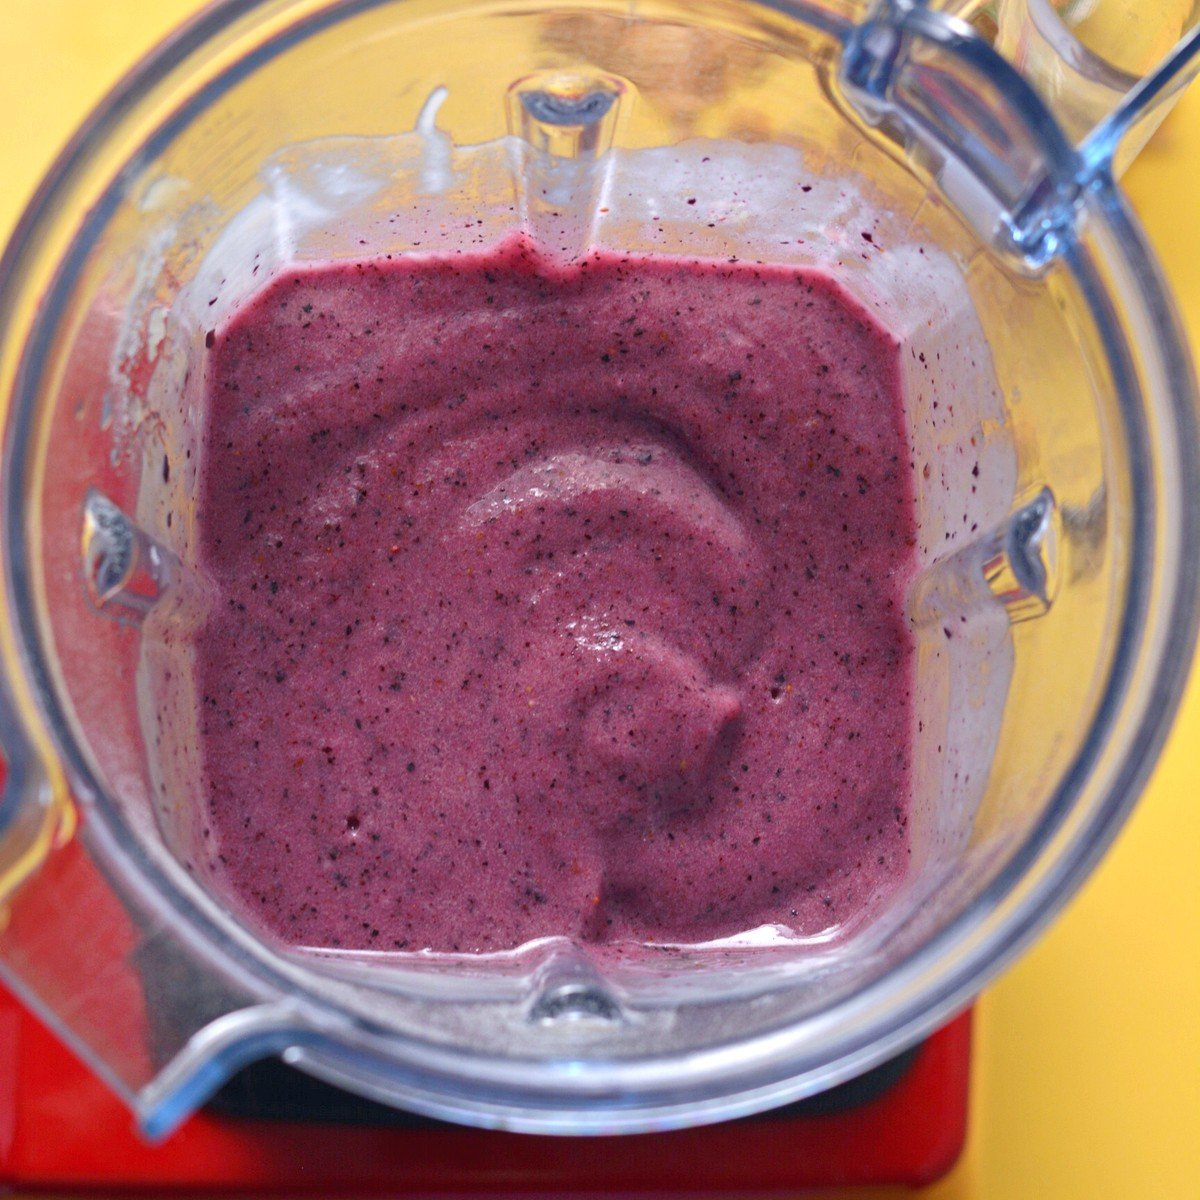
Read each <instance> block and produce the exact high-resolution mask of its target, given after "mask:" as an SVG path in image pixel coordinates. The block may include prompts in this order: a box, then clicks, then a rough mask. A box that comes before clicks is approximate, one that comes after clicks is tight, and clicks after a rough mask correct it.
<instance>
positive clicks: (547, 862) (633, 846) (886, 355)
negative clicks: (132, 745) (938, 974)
mask: <svg viewBox="0 0 1200 1200" xmlns="http://www.w3.org/2000/svg"><path fill="white" fill-rule="evenodd" d="M206 345H207V349H206V358H207V375H206V379H207V383H206V386H207V389H208V390H207V402H208V411H207V418H206V419H207V432H206V443H205V448H204V450H205V454H204V463H205V466H204V468H203V477H202V487H201V495H200V501H199V514H198V525H197V528H198V530H199V531H200V536H201V551H200V554H201V565H202V566H203V568H204V569H205V570H206V572H207V573H208V574H209V575H210V576H211V577H212V579H213V581H214V583H215V586H216V595H217V601H216V603H215V605H214V609H213V611H212V613H211V616H210V618H209V619H208V622H207V624H206V625H205V626H204V628H203V629H202V630H201V631H200V633H199V634H198V635H197V639H196V643H195V647H194V650H195V655H196V660H197V673H198V679H199V686H200V692H201V716H200V749H201V752H202V758H203V763H204V775H205V780H204V781H205V787H206V793H207V796H206V800H207V805H208V809H207V820H206V828H205V831H204V833H205V842H204V845H205V848H206V850H208V851H209V853H210V857H211V861H210V863H209V864H208V865H209V866H210V868H211V869H212V870H213V871H215V872H216V873H217V874H218V875H219V876H220V877H222V878H223V879H224V881H225V884H226V887H227V888H228V889H230V890H231V891H233V892H234V893H235V894H236V895H238V896H239V897H240V898H241V900H242V902H243V904H244V905H245V906H247V907H248V908H249V909H250V910H251V911H253V912H254V913H256V914H257V915H258V918H259V920H260V921H261V922H263V923H265V925H266V926H268V927H269V928H270V929H272V930H273V931H275V932H276V933H278V934H279V935H280V936H281V937H283V938H285V939H286V940H287V941H289V942H291V943H295V944H301V945H312V946H324V947H343V948H355V949H372V950H387V951H395V950H418V949H423V948H432V949H434V950H440V951H496V950H503V949H507V948H511V947H515V946H517V945H520V944H521V943H524V942H527V941H529V940H531V939H533V938H537V937H542V936H546V935H555V934H558V935H567V936H571V937H575V938H578V939H582V940H587V941H592V942H605V943H608V942H617V941H624V940H637V941H651V942H699V941H704V940H709V939H713V938H717V937H722V936H726V935H731V934H734V933H738V932H741V931H744V930H747V929H750V928H752V927H756V926H760V925H763V924H768V923H770V924H776V925H779V926H783V927H786V928H787V929H789V930H792V931H794V932H795V933H797V934H799V935H816V934H819V933H821V932H823V931H826V930H832V929H835V928H837V927H839V926H842V925H845V924H847V923H851V922H853V920H854V919H855V917H856V916H857V915H858V914H860V913H861V912H863V911H864V910H865V909H867V908H868V907H869V906H871V905H872V903H873V902H875V901H877V900H879V899H882V898H883V897H886V896H887V894H888V893H889V892H891V891H892V890H893V889H894V888H895V887H896V885H897V883H898V882H899V880H900V879H901V878H902V877H903V875H904V873H905V871H906V868H907V862H908V838H907V828H906V827H907V819H908V797H909V792H910V771H911V762H910V759H911V742H912V730H911V725H912V720H913V715H912V700H911V695H912V681H913V646H912V638H911V634H910V632H909V629H908V626H907V623H906V620H905V615H904V602H903V601H904V595H905V590H906V586H907V584H908V582H909V580H910V579H911V576H912V572H913V570H914V565H915V545H916V536H915V533H916V530H915V512H914V500H913V482H912V466H911V463H910V461H909V459H910V455H909V451H908V443H907V439H906V432H905V415H904V409H903V403H902V396H901V386H900V372H899V348H898V344H897V342H896V340H895V339H894V338H893V337H892V336H891V335H890V334H889V333H888V332H887V331H886V330H885V329H884V328H882V327H881V326H880V325H879V324H878V323H877V322H876V321H875V320H874V319H873V318H872V317H871V316H870V315H869V314H868V312H867V311H866V310H865V309H864V308H863V307H862V306H861V305H860V304H859V303H858V302H856V301H855V300H853V299H852V298H851V297H849V296H848V295H847V294H846V293H845V292H844V291H843V290H842V289H841V288H840V287H839V286H838V285H837V284H836V283H835V282H834V281H833V280H832V279H830V278H829V277H828V276H826V275H824V274H821V273H818V272H815V271H810V270H805V269H797V268H785V267H778V266H762V265H754V264H750V263H746V262H736V261H731V262H713V261H697V260H688V259H673V258H668V257H653V256H620V255H617V254H615V253H610V252H607V251H605V252H595V253H592V254H591V255H590V256H588V257H587V258H586V259H583V260H580V261H577V262H575V263H573V264H571V265H569V266H563V265H561V264H556V263H553V262H551V261H549V260H547V259H546V258H544V257H542V256H541V255H540V254H539V253H538V252H537V251H536V249H535V248H534V247H533V246H532V245H531V244H530V243H529V242H528V241H527V240H525V239H523V238H521V237H513V238H512V239H510V240H508V241H506V242H504V243H502V244H501V245H498V246H496V247H494V248H492V249H490V250H480V251H478V252H472V253H462V254H458V255H454V256H450V255H445V256H436V255H429V256H423V257H419V256H412V257H408V256H406V257H404V258H396V259H394V260H372V261H364V262H357V263H338V264H330V265H323V266H306V267H304V268H302V269H295V270H293V271H291V272H290V273H285V274H283V275H281V276H278V277H276V278H275V279H274V280H272V281H271V282H270V283H269V284H268V285H266V286H265V287H264V289H263V290H262V291H260V292H259V293H258V294H257V295H256V296H255V297H254V298H253V299H252V300H250V302H248V303H247V304H245V305H244V306H243V307H242V308H241V309H240V310H238V311H237V312H235V313H234V315H233V316H232V317H231V318H230V319H229V320H228V321H226V322H225V323H223V324H222V325H221V326H220V327H218V328H216V329H214V330H212V331H211V332H210V333H209V334H208V336H207V339H206Z"/></svg>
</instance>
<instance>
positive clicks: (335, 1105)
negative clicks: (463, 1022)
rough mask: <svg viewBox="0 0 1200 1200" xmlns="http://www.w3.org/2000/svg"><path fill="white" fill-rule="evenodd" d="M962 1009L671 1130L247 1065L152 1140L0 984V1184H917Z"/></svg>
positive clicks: (936, 1164)
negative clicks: (715, 1120) (860, 1069)
mask: <svg viewBox="0 0 1200 1200" xmlns="http://www.w3.org/2000/svg"><path fill="white" fill-rule="evenodd" d="M969 1060H970V1014H965V1015H963V1016H961V1017H958V1018H957V1019H956V1020H954V1021H952V1022H951V1023H950V1024H949V1025H947V1026H945V1027H944V1028H943V1029H941V1030H939V1031H938V1032H937V1033H935V1034H934V1035H933V1036H931V1037H930V1038H929V1039H928V1040H926V1041H925V1042H924V1043H922V1044H921V1045H920V1046H918V1047H917V1048H915V1049H914V1050H910V1051H909V1052H908V1053H907V1054H904V1055H902V1056H900V1057H899V1058H897V1059H894V1060H892V1061H891V1062H889V1063H885V1064H884V1065H883V1066H881V1067H878V1068H876V1069H875V1070H874V1071H872V1072H870V1073H869V1074H867V1075H865V1076H862V1077H860V1078H859V1079H856V1080H853V1081H851V1082H850V1083H847V1084H843V1085H842V1086H840V1087H837V1088H834V1089H833V1090H831V1091H829V1092H826V1093H824V1094H823V1095H821V1096H816V1097H813V1098H811V1099H809V1100H805V1101H802V1102H800V1103H798V1104H793V1105H791V1106H789V1107H786V1108H783V1109H778V1110H776V1111H774V1112H770V1113H764V1114H762V1115H760V1116H755V1117H749V1118H745V1119H743V1120H739V1121H730V1122H726V1123H725V1124H722V1125H710V1126H705V1127H702V1128H697V1129H688V1130H681V1131H678V1132H673V1133H656V1134H644V1135H640V1136H623V1137H620V1138H616V1137H596V1138H561V1137H532V1136H528V1135H523V1134H512V1133H494V1132H489V1131H483V1130H475V1129H466V1128H461V1127H458V1126H454V1125H448V1124H443V1123H441V1122H437V1121H432V1120H428V1119H426V1118H421V1117H415V1116H411V1115H408V1114H405V1113H398V1112H395V1111H393V1110H391V1109H387V1108H385V1107H383V1106H381V1105H377V1104H374V1103H373V1102H370V1101H365V1100H359V1099H358V1098H357V1097H353V1096H350V1095H348V1094H346V1093H344V1092H341V1091H339V1090H338V1089H336V1088H332V1087H330V1086H329V1085H327V1084H323V1083H319V1082H317V1081H316V1080H313V1079H311V1078H310V1077H308V1076H306V1075H303V1074H301V1073H300V1072H298V1071H295V1070H293V1069H292V1068H290V1067H287V1066H284V1065H283V1064H282V1063H280V1062H275V1061H271V1062H265V1063H260V1064H257V1065H255V1066H253V1067H250V1068H248V1069H247V1070H246V1071H243V1072H242V1074H241V1075H239V1076H237V1077H235V1078H234V1079H233V1080H232V1081H231V1082H230V1084H228V1085H227V1086H226V1087H225V1088H224V1089H223V1090H222V1092H221V1093H220V1094H219V1095H218V1096H217V1097H216V1098H215V1100H214V1102H213V1103H212V1104H210V1105H209V1107H208V1108H206V1109H205V1110H204V1111H202V1112H200V1113H198V1114H196V1115H195V1116H194V1117H192V1118H191V1119H190V1120H189V1121H188V1122H187V1123H186V1124H185V1125H184V1126H183V1127H182V1128H181V1129H180V1130H179V1131H178V1132H177V1133H175V1134H174V1135H173V1136H172V1137H170V1138H169V1139H168V1140H167V1141H165V1142H164V1143H162V1144H160V1145H156V1146H150V1145H147V1144H146V1143H145V1142H144V1141H142V1140H141V1138H140V1137H139V1136H138V1134H137V1132H136V1130H135V1129H134V1125H133V1120H132V1118H131V1116H130V1113H129V1110H128V1109H127V1108H125V1107H124V1105H123V1104H122V1103H121V1102H120V1101H119V1100H118V1099H117V1098H116V1097H115V1096H114V1095H113V1094H112V1093H111V1092H110V1091H109V1090H108V1089H107V1087H106V1086H105V1085H104V1084H103V1083H101V1082H100V1080H99V1079H98V1078H96V1077H95V1076H94V1075H93V1074H92V1073H91V1071H90V1070H89V1069H88V1068H87V1067H86V1066H85V1065H84V1064H83V1063H82V1062H80V1061H79V1060H78V1059H77V1058H76V1057H75V1056H74V1055H73V1054H72V1053H71V1051H69V1050H68V1049H67V1048H66V1047H65V1046H64V1045H63V1044H62V1043H61V1042H60V1041H59V1040H58V1039H57V1038H56V1037H55V1036H54V1035H53V1034H52V1033H51V1032H50V1031H49V1030H48V1029H47V1028H46V1027H45V1026H44V1025H43V1024H42V1023H41V1022H40V1021H39V1020H37V1019H36V1018H35V1017H33V1016H32V1015H31V1014H30V1013H29V1012H27V1011H26V1010H25V1009H24V1008H22V1007H21V1005H20V1004H19V1003H18V1002H17V1001H16V1000H15V999H13V998H12V997H11V996H10V995H9V994H8V993H7V992H5V991H2V990H0V1187H3V1188H4V1189H6V1190H9V1189H11V1190H13V1191H16V1192H18V1193H19V1192H37V1193H45V1192H54V1193H58V1194H62V1193H71V1194H77V1195H105V1196H111V1195H114V1194H121V1193H138V1192H141V1193H146V1192H159V1193H161V1192H167V1191H171V1192H177V1191H185V1192H186V1191H196V1192H204V1193H208V1194H211V1193H212V1192H214V1191H219V1192H225V1193H232V1194H239V1193H240V1194H245V1195H256V1196H261V1195H264V1194H273V1193H274V1194H289V1195H297V1194H305V1193H308V1194H314V1193H320V1194H323V1195H330V1194H336V1195H369V1194H376V1195H377V1194H380V1193H383V1192H386V1193H388V1194H390V1195H393V1196H408V1195H412V1196H416V1195H421V1196H449V1195H454V1196H459V1197H463V1196H485V1195H486V1196H498V1195H504V1196H509V1197H512V1196H556V1197H564V1198H565V1197H571V1196H583V1195H608V1194H612V1193H621V1194H626V1195H629V1194H633V1195H639V1196H644V1197H651V1196H659V1195H662V1196H666V1195H687V1196H693V1197H694V1196H700V1195H708V1196H723V1195H739V1196H745V1195H746V1194H747V1193H753V1194H755V1195H772V1194H774V1195H792V1194H794V1193H795V1192H797V1191H800V1190H807V1189H811V1188H821V1187H833V1186H845V1185H859V1184H883V1183H902V1184H910V1185H914V1186H915V1185H919V1184H923V1183H928V1182H930V1181H932V1180H934V1179H937V1178H938V1177H940V1176H941V1175H943V1174H944V1173H945V1172H946V1171H948V1170H949V1169H950V1167H951V1166H952V1165H953V1164H954V1162H955V1160H956V1159H957V1158H958V1155H959V1153H960V1151H961V1149H962V1146H963V1142H964V1139H965V1135H966V1121H967V1085H968V1074H969V1072H968V1067H969Z"/></svg>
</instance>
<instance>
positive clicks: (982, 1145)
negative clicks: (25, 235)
mask: <svg viewBox="0 0 1200 1200" xmlns="http://www.w3.org/2000/svg"><path fill="white" fill-rule="evenodd" d="M0 3H2V7H3V12H2V14H0V114H3V115H2V116H0V239H4V238H7V236H8V233H9V231H10V230H11V228H12V225H13V224H14V222H15V221H16V219H17V216H18V214H19V212H20V210H21V208H22V207H23V205H24V203H25V201H26V199H27V198H28V196H29V194H30V192H31V191H32V189H33V187H34V186H35V184H36V183H37V181H38V179H39V178H40V177H41V175H42V173H43V171H44V170H45V169H46V168H47V167H48V166H49V164H50V161H51V159H52V157H53V155H54V154H55V153H56V151H57V150H58V148H59V147H60V146H61V144H62V143H63V142H64V141H65V139H66V138H67V137H68V136H69V135H70V133H71V132H72V130H73V129H74V127H75V126H76V124H77V123H78V122H79V121H80V120H81V119H82V117H83V116H84V114H85V113H86V112H87V110H88V109H89V108H90V107H91V106H92V105H93V104H94V103H95V102H96V101H97V100H98V99H99V98H100V96H101V95H102V94H103V92H104V91H106V90H107V88H108V87H109V86H110V85H111V84H112V83H113V82H115V80H116V79H117V78H118V77H119V76H120V74H121V73H123V72H124V71H125V70H126V69H127V68H128V67H129V66H131V65H132V64H133V63H134V62H135V61H136V60H137V59H138V58H139V57H140V55H141V54H142V53H143V52H144V51H145V50H147V49H148V48H149V47H150V46H151V45H152V44H153V43H154V42H156V41H157V40H158V39H159V38H160V37H161V36H162V35H163V34H164V33H166V32H167V31H168V30H169V29H170V28H171V27H172V26H173V25H175V24H176V23H177V22H179V21H180V20H182V19H183V18H184V17H185V16H187V15H189V14H190V13H192V12H194V11H195V10H197V9H198V8H200V7H201V5H200V4H199V3H197V0H0ZM1126 183H1127V186H1128V190H1129V192H1130V194H1131V195H1132V197H1133V199H1134V202H1135V204H1136V206H1137V209H1138V212H1139V213H1140V214H1141V217H1142V219H1143V221H1144V222H1145V225H1146V227H1147V229H1148V231H1149V233H1150V237H1151V239H1152V240H1153V241H1154V243H1155V245H1156V246H1157V248H1158V250H1159V253H1160V254H1161V256H1162V259H1163V262H1164V263H1165V266H1166V270H1167V274H1168V275H1169V276H1170V279H1171V282H1172V284H1173V286H1174V287H1175V289H1176V293H1177V296H1178V299H1179V302H1180V305H1181V307H1182V310H1183V312H1184V314H1185V317H1186V320H1187V323H1188V327H1189V331H1190V334H1191V337H1192V342H1193V345H1197V346H1200V204H1198V203H1197V199H1196V197H1197V194H1198V193H1200V84H1197V85H1196V89H1195V90H1193V92H1192V93H1191V94H1190V95H1188V96H1185V97H1184V99H1183V101H1182V102H1181V104H1180V106H1179V108H1178V109H1176V111H1175V112H1174V113H1173V114H1172V115H1171V117H1170V118H1169V119H1168V121H1167V123H1166V125H1165V126H1164V127H1163V129H1162V130H1161V131H1160V133H1159V134H1158V136H1157V137H1156V139H1155V140H1154V141H1153V142H1152V143H1151V145H1150V146H1149V147H1148V148H1147V149H1146V150H1145V151H1144V152H1143V154H1142V157H1141V158H1140V159H1139V160H1138V161H1137V163H1135V164H1134V166H1133V168H1132V169H1131V170H1130V172H1129V174H1128V176H1127V178H1126ZM1198 740H1200V676H1197V674H1196V672H1195V671H1193V680H1192V684H1191V686H1190V688H1189V690H1188V694H1187V697H1186V699H1185V702H1184V705H1183V710H1182V712H1181V714H1180V717H1179V720H1178V722H1177V724H1176V727H1175V731H1174V733H1173V735H1172V737H1171V739H1170V741H1169V743H1168V745H1167V747H1166V751H1165V753H1164V754H1163V757H1162V760H1161V762H1160V764H1159V767H1158V769H1157V771H1156V772H1155V774H1154V778H1153V781H1152V782H1151V785H1150V787H1149V789H1148V791H1147V793H1146V795H1145V797H1144V799H1143V800H1142V802H1141V805H1140V806H1139V808H1138V809H1137V812H1136V813H1135V815H1134V817H1133V819H1132V820H1131V821H1130V823H1129V825H1128V826H1127V827H1126V829H1125V831H1124V832H1123V834H1122V835H1121V837H1120V839H1119V840H1118V842H1117V844H1116V846H1115V848H1114V849H1113V850H1112V852H1111V853H1110V854H1109V856H1108V858H1107V859H1106V860H1105V862H1104V863H1103V865H1102V866H1101V867H1100V869H1099V870H1098V871H1097V873H1096V874H1095V876H1094V877H1093V878H1092V880H1091V881H1090V882H1089V883H1088V884H1087V886H1086V887H1085V888H1084V889H1083V891H1082V893H1081V894H1080V895H1079V896H1078V897H1077V898H1076V899H1075V900H1074V901H1073V903H1072V904H1071V905H1070V907H1069V908H1068V909H1067V911H1066V913H1065V914H1064V915H1063V916H1062V917H1060V918H1059V920H1058V921H1057V923H1056V924H1055V925H1054V927H1053V928H1052V929H1051V931H1050V932H1049V933H1048V934H1047V935H1046V936H1044V937H1043V939H1042V940H1041V941H1040V942H1039V943H1038V945H1037V946H1036V947H1035V948H1034V949H1033V950H1032V951H1031V952H1030V953H1028V954H1027V955H1026V956H1025V958H1024V959H1023V960H1022V961H1021V962H1020V963H1019V964H1018V965H1017V966H1015V967H1014V968H1012V969H1011V970H1010V971H1009V972H1008V973H1007V974H1006V975H1005V976H1004V977H1003V978H1002V979H1001V980H1000V981H999V982H998V983H996V984H994V985H993V986H992V987H991V989H990V990H989V991H988V992H987V993H986V994H985V996H984V997H983V999H982V1001H981V1003H980V1005H979V1008H978V1009H977V1013H978V1020H977V1024H976V1029H977V1041H976V1057H975V1064H974V1079H973V1095H972V1115H971V1133H970V1137H969V1142H968V1146H967V1150H966V1153H965V1154H964V1156H963V1159H962V1160H961V1162H960V1163H959V1165H958V1167H957V1168H956V1169H955V1170H954V1171H953V1173H952V1174H951V1175H950V1176H949V1177H948V1178H947V1179H946V1180H944V1181H943V1182H942V1183H941V1184H939V1185H937V1186H935V1187H933V1188H930V1189H928V1190H927V1191H926V1192H925V1193H923V1195H924V1196H926V1197H928V1200H976V1198H986V1200H1010V1198H1011V1200H1037V1198H1040V1197H1052V1198H1054V1200H1074V1198H1075V1197H1079V1198H1081V1200H1082V1198H1086V1200H1142V1198H1143V1197H1145V1198H1147V1200H1150V1198H1153V1200H1200V752H1198V750H1197V741H1198ZM869 1195H870V1196H872V1197H875V1198H876V1200H884V1198H885V1197H887V1196H890V1195H891V1193H890V1192H886V1191H883V1192H881V1191H874V1192H871V1193H869ZM898 1195H904V1196H911V1195H912V1193H911V1192H901V1193H898Z"/></svg>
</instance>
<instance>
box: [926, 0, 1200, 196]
mask: <svg viewBox="0 0 1200 1200" xmlns="http://www.w3.org/2000/svg"><path fill="white" fill-rule="evenodd" d="M939 7H940V8H941V9H942V10H943V11H948V12H950V13H951V14H953V15H956V16H959V17H962V18H964V19H968V20H970V19H972V18H973V17H974V16H976V15H978V14H979V12H980V10H981V8H982V7H983V6H982V5H981V4H980V3H979V0H959V2H958V3H955V2H953V0H952V2H951V3H949V4H941V5H939ZM987 8H988V10H989V15H990V17H991V19H992V20H994V22H995V47H996V49H997V50H998V51H999V52H1000V53H1001V54H1002V55H1003V56H1004V57H1005V58H1007V59H1008V61H1009V62H1010V63H1012V65H1013V66H1014V67H1016V68H1017V70H1018V71H1020V73H1021V74H1022V76H1024V78H1025V79H1026V80H1027V82H1029V83H1030V84H1031V85H1032V86H1033V88H1034V90H1035V91H1036V92H1037V93H1038V94H1039V96H1040V97H1041V99H1042V100H1043V102H1044V103H1045V104H1046V105H1047V107H1048V108H1049V109H1050V111H1051V112H1052V113H1053V114H1054V116H1055V118H1056V119H1057V120H1058V123H1059V124H1060V125H1061V127H1062V129H1063V132H1064V133H1065V134H1066V135H1067V137H1068V138H1069V139H1070V140H1071V141H1072V142H1074V143H1075V144H1076V145H1077V146H1078V148H1079V151H1080V154H1081V157H1082V158H1083V160H1084V163H1085V165H1086V167H1087V168H1088V169H1089V173H1092V174H1093V175H1095V174H1099V173H1104V174H1106V175H1112V176H1114V177H1119V176H1120V175H1121V174H1122V173H1123V172H1124V170H1125V168H1126V167H1128V165H1129V164H1130V163H1131V162H1132V161H1133V160H1134V158H1136V157H1137V154H1138V153H1139V151H1140V150H1141V149H1142V147H1143V146H1145V144H1146V142H1147V141H1148V140H1149V139H1150V136H1151V135H1152V134H1153V133H1154V131H1155V130H1156V129H1157V128H1158V126H1159V124H1160V123H1161V122H1162V120H1163V118H1164V117H1165V116H1166V115H1167V113H1168V112H1169V111H1170V109H1171V107H1172V106H1173V104H1174V103H1175V101H1176V100H1177V99H1178V98H1179V96H1180V94H1181V93H1182V91H1183V89H1184V88H1185V87H1186V86H1187V84H1189V83H1190V82H1191V81H1192V80H1193V79H1194V78H1195V76H1196V74H1197V72H1200V23H1198V22H1197V10H1198V9H1200V4H1198V3H1197V2H1196V0H1157V2H1156V3H1146V2H1145V0H999V3H996V4H989V5H988V6H987ZM1176 38H1178V40H1177V41H1175V39H1176ZM1172 41H1175V45H1174V46H1173V48H1172V49H1171V50H1170V51H1169V52H1168V53H1167V54H1166V55H1165V57H1164V56H1163V49H1164V47H1165V46H1168V45H1170V44H1171V42H1172Z"/></svg>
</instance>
